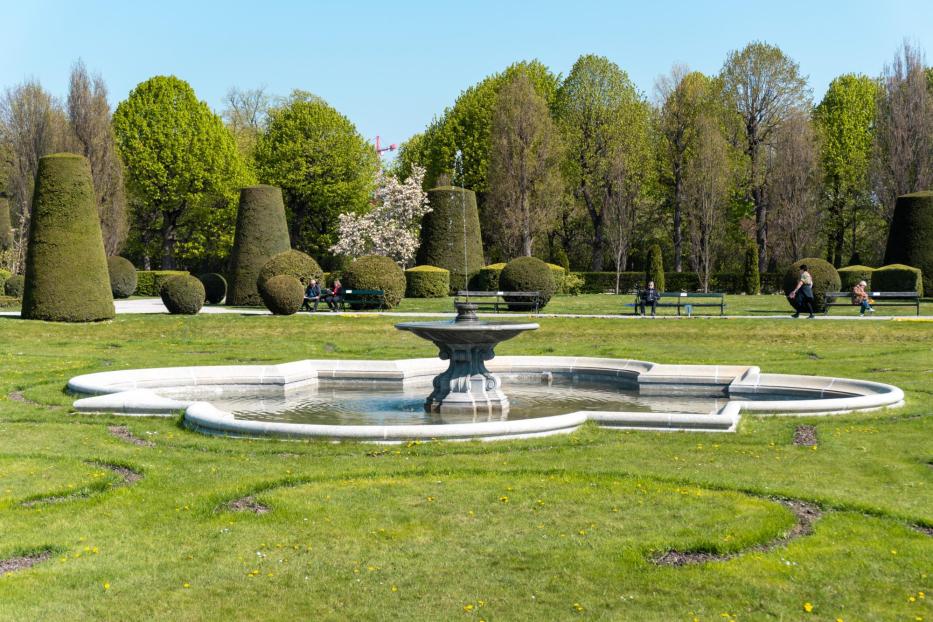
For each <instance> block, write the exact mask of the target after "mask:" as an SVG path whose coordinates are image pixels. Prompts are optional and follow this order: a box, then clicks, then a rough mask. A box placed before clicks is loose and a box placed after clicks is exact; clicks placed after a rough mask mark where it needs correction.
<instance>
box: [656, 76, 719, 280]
mask: <svg viewBox="0 0 933 622" xmlns="http://www.w3.org/2000/svg"><path fill="white" fill-rule="evenodd" d="M655 91H656V94H657V98H658V102H659V104H660V108H659V110H658V116H657V129H658V138H659V141H660V146H659V149H658V160H659V165H660V176H659V182H660V185H661V188H662V192H663V195H664V201H665V203H666V204H667V207H668V208H669V209H670V212H671V217H672V232H673V235H672V238H673V242H674V264H673V268H674V271H675V272H681V271H682V270H683V261H682V259H683V243H684V235H683V212H684V201H685V197H684V177H685V175H686V169H687V166H688V164H689V161H690V159H691V158H692V157H694V156H695V155H696V149H697V145H696V143H697V141H698V140H699V135H700V129H701V128H700V118H701V115H703V114H704V112H706V111H708V110H709V109H710V108H712V106H713V103H714V102H715V101H716V99H717V96H718V93H716V92H715V91H716V85H715V84H714V83H713V81H712V80H711V79H710V78H708V77H707V76H705V75H703V74H702V73H699V72H690V71H688V70H687V68H686V67H684V66H682V65H675V66H674V67H673V68H672V69H671V71H670V73H669V74H668V75H666V76H662V77H661V78H659V79H658V81H657V83H656V84H655Z"/></svg>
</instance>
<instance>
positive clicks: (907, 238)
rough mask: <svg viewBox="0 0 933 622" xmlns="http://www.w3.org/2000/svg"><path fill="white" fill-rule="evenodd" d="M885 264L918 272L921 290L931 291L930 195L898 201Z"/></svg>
mask: <svg viewBox="0 0 933 622" xmlns="http://www.w3.org/2000/svg"><path fill="white" fill-rule="evenodd" d="M884 263H886V264H889V265H890V264H901V265H906V266H913V267H915V268H919V269H920V271H921V274H922V276H923V286H924V290H925V291H927V292H931V291H933V191H931V190H925V191H923V192H914V193H912V194H905V195H903V196H899V197H897V201H896V202H895V204H894V216H893V218H892V219H891V229H890V231H889V233H888V246H887V250H886V251H885V253H884ZM876 289H878V290H879V291H882V290H881V288H880V287H877V288H876ZM917 291H921V290H917Z"/></svg>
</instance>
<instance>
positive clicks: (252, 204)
mask: <svg viewBox="0 0 933 622" xmlns="http://www.w3.org/2000/svg"><path fill="white" fill-rule="evenodd" d="M290 248H291V243H290V241H289V239H288V224H287V223H286V220H285V204H284V203H283V202H282V190H281V189H280V188H276V187H275V186H250V187H248V188H243V189H242V190H240V205H239V207H238V208H237V216H236V233H235V234H234V237H233V250H232V252H231V253H230V291H228V292H227V304H228V305H241V306H242V305H259V304H261V303H262V300H261V299H260V296H259V290H258V289H257V284H258V281H257V279H258V277H259V271H260V270H262V267H263V266H264V265H265V264H266V262H267V261H269V260H270V259H272V257H274V256H276V255H278V254H279V253H284V252H285V251H287V250H289V249H290Z"/></svg>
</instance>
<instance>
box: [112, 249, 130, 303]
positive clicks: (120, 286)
mask: <svg viewBox="0 0 933 622" xmlns="http://www.w3.org/2000/svg"><path fill="white" fill-rule="evenodd" d="M107 272H108V273H109V274H110V291H111V293H112V294H113V297H114V298H129V297H130V296H132V295H133V293H134V292H135V291H136V284H137V277H136V267H135V266H134V265H133V264H132V263H131V262H130V260H129V259H126V258H125V257H119V256H116V255H114V256H112V257H108V258H107Z"/></svg>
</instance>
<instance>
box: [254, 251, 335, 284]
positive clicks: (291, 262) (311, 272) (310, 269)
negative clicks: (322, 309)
mask: <svg viewBox="0 0 933 622" xmlns="http://www.w3.org/2000/svg"><path fill="white" fill-rule="evenodd" d="M280 274H288V275H290V276H293V277H295V278H296V279H298V280H299V281H300V280H301V279H316V280H317V281H318V282H319V283H323V281H324V271H323V270H321V266H319V265H318V263H317V262H316V261H314V259H313V258H312V257H310V256H308V255H306V254H305V253H302V252H301V251H296V250H288V251H285V252H284V253H279V254H278V255H275V256H274V257H273V258H272V259H270V260H269V261H267V262H266V263H265V264H263V266H262V269H261V270H260V271H259V276H258V277H257V279H256V285H257V286H261V285H262V282H263V281H265V280H267V279H271V278H272V277H274V276H278V275H280Z"/></svg>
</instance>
